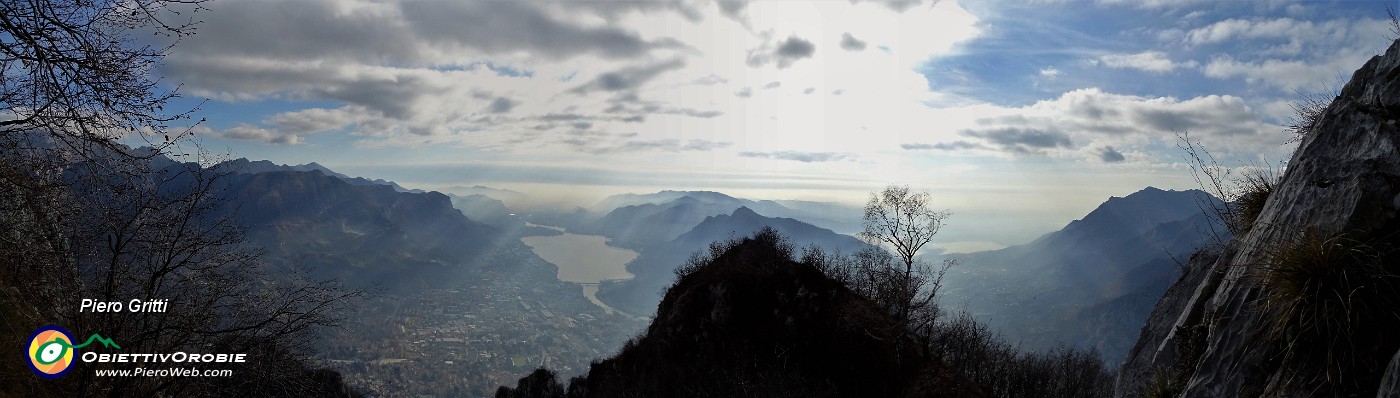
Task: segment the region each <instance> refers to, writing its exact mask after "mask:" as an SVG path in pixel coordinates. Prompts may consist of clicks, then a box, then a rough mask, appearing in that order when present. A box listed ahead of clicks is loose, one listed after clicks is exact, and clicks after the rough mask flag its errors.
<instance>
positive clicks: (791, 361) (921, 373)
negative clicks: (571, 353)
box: [497, 229, 981, 397]
mask: <svg viewBox="0 0 1400 398" xmlns="http://www.w3.org/2000/svg"><path fill="white" fill-rule="evenodd" d="M681 274H682V275H681V276H680V278H679V279H678V281H677V282H676V284H675V285H674V286H672V287H671V288H670V289H669V290H668V291H667V292H666V295H665V298H664V299H663V300H662V302H661V304H660V306H659V307H658V309H657V316H656V318H655V319H654V320H653V321H652V324H651V325H650V326H649V327H648V328H647V330H646V332H645V333H644V334H643V335H642V336H641V337H638V338H636V339H635V340H633V341H631V342H629V343H628V344H627V345H626V346H625V347H624V348H623V349H622V351H621V352H619V353H618V354H617V355H616V356H614V357H612V358H609V359H605V360H603V361H601V362H597V363H594V364H593V365H592V367H591V368H590V370H589V373H588V375H586V376H583V377H580V378H575V379H574V380H573V381H572V382H571V383H569V386H568V389H567V396H569V397H687V396H691V397H730V396H763V397H900V396H905V397H909V396H981V393H980V389H979V388H977V387H976V386H975V385H973V384H972V383H971V382H969V381H967V380H966V379H965V378H963V377H962V376H960V375H958V374H957V373H956V372H953V371H951V370H949V369H948V368H947V367H945V366H943V365H941V364H940V362H939V361H937V360H936V359H934V357H933V356H932V355H929V354H927V352H926V351H924V350H921V349H918V348H916V347H919V345H918V344H916V343H913V342H912V341H907V340H906V343H905V344H896V333H895V332H896V330H898V328H899V327H901V326H900V325H899V324H898V323H897V321H896V320H895V319H894V318H893V317H890V316H887V315H885V314H884V313H883V312H882V310H881V309H880V307H879V306H877V305H875V303H873V302H871V301H869V300H867V299H865V298H864V297H861V296H860V295H858V294H856V293H855V292H853V291H851V290H850V289H849V288H847V287H846V286H845V285H844V284H843V283H842V282H839V281H836V280H833V279H831V278H829V277H827V276H826V275H825V274H824V273H823V272H822V271H821V270H820V269H819V268H818V267H817V266H815V265H813V264H810V263H800V262H795V261H793V260H792V259H791V247H790V246H787V245H786V243H784V242H783V241H782V238H781V237H779V236H778V235H777V234H776V233H775V232H773V231H772V230H771V229H769V230H765V231H763V232H760V233H759V234H757V235H755V236H754V237H751V238H746V239H743V240H741V241H735V242H732V243H731V244H730V246H729V247H728V248H727V250H724V251H723V252H722V253H721V254H719V255H718V256H716V257H715V258H714V259H712V260H710V261H708V262H705V263H702V264H698V265H692V266H690V267H688V268H686V269H684V270H683V271H681ZM541 378H548V377H543V375H541V374H540V373H539V372H537V374H535V375H532V376H531V377H527V378H526V379H522V381H521V383H522V384H521V385H520V387H521V388H520V389H510V388H506V387H503V388H502V389H501V391H499V392H498V395H497V396H564V395H565V394H564V391H563V390H562V389H552V388H539V387H540V386H542V385H543V386H547V385H548V384H549V383H548V382H543V381H541V380H540V379H541ZM530 391H534V392H535V393H534V394H528V393H527V392H530ZM551 391H552V392H551Z"/></svg>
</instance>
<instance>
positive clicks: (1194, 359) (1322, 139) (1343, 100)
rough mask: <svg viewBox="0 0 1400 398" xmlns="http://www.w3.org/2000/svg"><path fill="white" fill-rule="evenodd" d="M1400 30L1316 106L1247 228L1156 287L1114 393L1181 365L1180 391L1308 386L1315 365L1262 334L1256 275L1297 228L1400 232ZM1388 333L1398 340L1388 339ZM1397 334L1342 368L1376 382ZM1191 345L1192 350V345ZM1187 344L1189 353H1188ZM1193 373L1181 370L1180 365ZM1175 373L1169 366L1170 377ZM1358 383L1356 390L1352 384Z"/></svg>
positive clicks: (1381, 238)
mask: <svg viewBox="0 0 1400 398" xmlns="http://www.w3.org/2000/svg"><path fill="white" fill-rule="evenodd" d="M1397 119H1400V41H1397V42H1396V43H1394V44H1392V45H1391V47H1390V48H1389V49H1388V50H1387V51H1386V52H1385V54H1384V55H1380V56H1376V57H1373V58H1371V60H1370V61H1368V62H1367V63H1366V65H1365V66H1363V67H1361V69H1359V70H1357V71H1356V72H1355V73H1354V74H1353V75H1352V78H1351V81H1350V82H1348V83H1347V85H1346V86H1345V87H1344V88H1343V89H1342V91H1341V94H1340V95H1339V96H1338V97H1337V98H1336V99H1335V100H1334V101H1333V102H1332V104H1331V105H1330V106H1328V107H1327V108H1326V110H1324V111H1323V113H1322V115H1321V117H1320V118H1319V119H1318V120H1317V121H1316V123H1315V124H1313V125H1312V126H1311V127H1312V128H1311V132H1310V133H1309V134H1308V135H1307V136H1305V137H1304V138H1303V140H1302V142H1301V143H1300V144H1299V147H1298V149H1297V151H1295V152H1294V154H1293V157H1292V159H1291V160H1290V161H1289V163H1288V170H1287V172H1286V173H1285V174H1284V175H1283V178H1282V180H1281V181H1280V183H1279V184H1278V186H1277V187H1275V189H1274V191H1273V193H1272V194H1271V195H1270V197H1269V199H1268V201H1267V203H1266V204H1265V205H1264V208H1263V211H1262V212H1261V213H1260V215H1259V217H1258V219H1257V221H1256V222H1255V224H1254V225H1253V227H1252V228H1251V229H1250V231H1249V232H1248V233H1246V234H1243V236H1239V237H1236V238H1235V240H1234V241H1232V242H1231V243H1230V244H1229V245H1228V247H1227V248H1225V250H1224V251H1223V254H1221V255H1220V256H1219V257H1218V259H1214V260H1212V259H1211V258H1209V257H1201V258H1198V259H1193V261H1192V263H1191V268H1192V271H1190V272H1188V273H1187V274H1186V275H1184V276H1183V277H1182V279H1181V280H1179V281H1178V282H1177V283H1176V285H1175V286H1173V287H1172V288H1171V289H1170V290H1169V291H1168V293H1167V295H1166V296H1165V297H1163V299H1162V301H1161V302H1160V303H1159V304H1158V306H1157V308H1156V309H1155V310H1154V312H1153V317H1152V318H1151V319H1150V320H1149V322H1148V324H1147V325H1146V326H1144V328H1143V331H1142V334H1141V336H1140V338H1139V341H1138V342H1137V344H1136V346H1135V347H1134V348H1133V350H1132V351H1131V353H1130V354H1129V357H1128V359H1127V360H1126V362H1125V363H1124V365H1123V369H1122V375H1121V376H1120V380H1119V383H1118V390H1117V395H1118V396H1138V395H1141V394H1143V389H1144V386H1146V385H1148V384H1150V383H1152V382H1153V378H1154V377H1161V376H1154V375H1161V374H1164V373H1163V372H1167V373H1170V372H1172V371H1181V372H1184V374H1182V375H1180V376H1181V377H1180V380H1183V381H1184V383H1183V385H1180V386H1179V388H1180V394H1181V396H1188V397H1236V396H1251V397H1252V396H1314V395H1318V394H1321V395H1330V393H1319V392H1318V390H1317V388H1318V384H1319V383H1320V382H1319V380H1323V379H1325V377H1324V375H1322V373H1321V372H1322V371H1321V369H1320V366H1316V364H1313V363H1305V362H1303V361H1301V360H1289V359H1286V358H1284V357H1282V356H1280V355H1279V352H1278V348H1276V347H1271V346H1269V345H1267V344H1261V343H1259V342H1258V341H1257V340H1258V339H1257V336H1258V333H1257V331H1258V330H1260V328H1261V322H1262V321H1261V320H1260V317H1259V316H1258V314H1259V313H1260V312H1259V308H1258V307H1259V306H1260V303H1261V301H1260V300H1261V297H1263V295H1264V293H1265V292H1266V291H1267V289H1269V286H1266V285H1265V284H1264V283H1263V282H1261V281H1260V279H1258V278H1255V276H1256V275H1258V272H1259V269H1260V266H1261V265H1262V264H1267V263H1268V262H1269V259H1270V258H1271V256H1272V255H1273V253H1276V252H1277V250H1278V247H1280V245H1283V244H1286V243H1287V242H1292V241H1296V240H1297V239H1298V237H1299V236H1300V235H1302V234H1303V233H1304V231H1318V232H1320V233H1330V234H1346V235H1347V236H1351V237H1364V238H1365V239H1367V241H1366V243H1368V244H1370V245H1372V246H1376V247H1394V245H1395V243H1397V240H1400V239H1397V234H1396V232H1397V231H1400V218H1397V210H1400V135H1398V134H1397V133H1400V127H1398V126H1397V125H1396V121H1397ZM1390 340H1395V339H1390ZM1397 345H1400V342H1396V341H1391V342H1385V343H1383V344H1379V345H1377V346H1371V347H1357V348H1356V349H1357V352H1358V353H1359V354H1360V355H1362V356H1367V357H1373V358H1372V359H1373V360H1374V361H1375V362H1377V363H1378V364H1379V365H1378V366H1375V367H1374V368H1372V369H1371V370H1370V372H1371V373H1373V374H1349V375H1347V376H1348V377H1351V380H1362V381H1363V382H1365V383H1370V384H1369V387H1368V388H1369V391H1355V393H1357V394H1362V395H1371V394H1374V393H1375V391H1376V387H1377V386H1378V384H1379V381H1380V376H1381V375H1380V374H1381V373H1382V372H1381V371H1382V370H1383V369H1384V368H1385V366H1386V364H1387V363H1388V362H1389V359H1390V356H1391V355H1392V354H1394V353H1395V352H1396V348H1397V347H1396V346H1397ZM1191 347H1199V348H1200V349H1201V350H1200V351H1199V352H1194V353H1193V352H1188V351H1191V349H1190V348H1191ZM1185 354H1190V355H1185ZM1188 375H1189V376H1188ZM1167 378H1171V377H1167ZM1357 390H1359V389H1357Z"/></svg>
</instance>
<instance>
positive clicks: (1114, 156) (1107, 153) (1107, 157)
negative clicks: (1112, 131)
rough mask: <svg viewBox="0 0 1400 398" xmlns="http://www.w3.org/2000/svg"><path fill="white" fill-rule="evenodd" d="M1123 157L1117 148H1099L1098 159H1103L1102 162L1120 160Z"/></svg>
mask: <svg viewBox="0 0 1400 398" xmlns="http://www.w3.org/2000/svg"><path fill="white" fill-rule="evenodd" d="M1123 159H1124V157H1123V153H1122V152H1118V150H1117V149H1113V147H1111V146H1106V147H1103V149H1100V150H1099V160H1102V161H1104V163H1116V162H1122V161H1123Z"/></svg>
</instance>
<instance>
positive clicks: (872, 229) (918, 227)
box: [854, 185, 955, 337]
mask: <svg viewBox="0 0 1400 398" xmlns="http://www.w3.org/2000/svg"><path fill="white" fill-rule="evenodd" d="M930 201H931V196H930V195H929V193H928V192H912V191H911V190H910V189H909V187H908V186H896V185H890V186H888V187H885V189H884V190H883V191H881V192H879V193H871V194H870V200H869V201H868V202H866V204H865V221H864V224H863V227H864V230H862V231H861V232H860V233H859V234H858V236H859V237H860V238H861V239H863V240H865V241H866V242H868V243H871V244H872V247H871V248H868V249H867V250H864V251H862V252H859V253H855V256H854V260H855V268H856V270H857V271H856V272H857V273H858V274H859V276H858V277H857V278H858V279H859V280H858V283H857V290H858V291H860V292H861V293H862V294H865V295H866V296H867V297H870V298H872V299H874V300H876V301H877V302H880V303H881V304H884V305H885V306H887V307H888V308H889V310H890V312H891V313H892V314H893V315H895V316H896V317H897V318H898V319H899V320H900V322H901V324H902V325H904V328H905V330H907V331H914V332H927V330H928V328H929V327H930V326H931V325H932V324H933V322H934V321H935V320H936V319H937V318H938V310H937V304H936V303H934V301H933V299H934V297H936V296H937V294H938V288H939V287H940V286H941V284H942V281H943V275H944V274H945V273H947V271H948V269H950V268H952V266H953V265H954V264H955V262H954V261H952V260H945V261H944V262H943V264H942V265H941V266H939V267H936V268H935V267H934V266H931V265H929V264H928V263H927V262H925V261H922V260H920V259H919V258H918V257H917V256H918V254H919V252H920V251H921V250H923V248H924V246H927V245H928V244H929V242H931V241H932V240H933V237H934V235H937V234H938V231H939V230H940V229H942V228H943V220H945V219H947V218H948V216H949V215H950V213H949V212H948V211H947V210H942V211H936V210H933V209H932V207H931V206H932V204H931V203H930ZM878 246H884V247H889V248H892V249H894V256H893V257H892V256H890V254H889V253H888V252H886V251H885V250H883V249H880V248H878ZM896 261H897V262H896ZM902 336H903V333H901V337H902Z"/></svg>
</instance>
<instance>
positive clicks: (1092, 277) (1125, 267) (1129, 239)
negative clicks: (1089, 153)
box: [941, 187, 1229, 363]
mask: <svg viewBox="0 0 1400 398" xmlns="http://www.w3.org/2000/svg"><path fill="white" fill-rule="evenodd" d="M1212 204H1219V199H1216V198H1214V197H1213V196H1211V195H1209V194H1207V193H1205V192H1202V191H1199V190H1188V191H1164V190H1160V189H1157V188H1152V187H1148V188H1146V189H1143V190H1141V191H1138V192H1135V193H1133V194H1131V195H1127V196H1126V197H1122V198H1118V197H1114V198H1110V199H1108V201H1106V202H1104V203H1103V204H1100V205H1099V206H1098V208H1096V209H1094V210H1093V211H1092V212H1090V213H1089V214H1087V215H1085V216H1084V218H1082V219H1079V220H1075V221H1072V222H1070V223H1069V224H1068V225H1066V226H1065V227H1064V228H1063V229H1061V230H1059V231H1055V232H1051V233H1049V234H1046V235H1043V236H1041V237H1040V238H1038V239H1036V240H1034V241H1032V242H1030V243H1027V244H1024V245H1018V246H1011V247H1007V248H1004V249H1000V250H992V251H984V252H976V253H969V254H962V255H952V256H949V257H950V258H954V259H956V260H957V261H958V262H959V263H958V265H957V266H956V267H954V268H953V269H952V270H950V272H949V274H948V275H947V276H945V278H944V280H943V290H942V291H941V294H942V296H943V297H942V302H943V303H945V304H944V305H945V306H951V307H953V308H959V307H962V306H965V307H966V308H967V309H968V310H970V311H971V312H972V313H973V314H974V315H975V316H976V317H977V318H978V319H979V320H982V321H983V322H986V323H987V324H988V325H990V326H991V327H992V328H993V329H994V330H998V331H1000V332H1001V333H1003V334H1006V335H1007V337H1008V338H1010V339H1011V340H1012V341H1020V342H1022V343H1023V344H1026V345H1027V346H1028V347H1030V348H1035V349H1048V348H1051V347H1053V346H1055V345H1057V344H1068V345H1071V346H1076V347H1081V348H1096V349H1098V350H1099V351H1100V352H1101V353H1102V354H1103V355H1104V358H1105V360H1106V361H1108V362H1109V363H1117V362H1118V361H1120V360H1121V359H1122V358H1123V356H1124V355H1125V354H1126V353H1127V350H1128V349H1129V348H1130V347H1131V346H1132V343H1133V340H1134V339H1135V338H1136V333H1137V329H1138V328H1140V327H1141V326H1142V324H1143V323H1144V322H1146V320H1147V316H1148V314H1149V313H1150V312H1151V309H1152V305H1153V301H1155V297H1160V296H1161V294H1162V292H1163V291H1165V290H1166V288H1167V286H1168V285H1170V284H1171V282H1172V281H1174V280H1175V279H1176V277H1177V275H1178V274H1179V272H1180V265H1179V264H1181V263H1183V262H1185V261H1186V259H1187V258H1189V257H1190V256H1191V254H1192V253H1193V252H1195V251H1196V250H1197V248H1199V247H1201V246H1202V245H1203V244H1207V243H1210V242H1209V239H1210V238H1211V237H1212V236H1215V235H1213V234H1212V233H1210V232H1209V231H1210V230H1211V229H1213V228H1214V229H1222V228H1219V227H1218V225H1219V222H1217V221H1215V219H1214V217H1213V216H1209V215H1208V213H1206V212H1203V211H1202V207H1201V206H1203V205H1204V206H1210V205H1212ZM1217 233H1218V234H1220V236H1225V237H1228V236H1229V233H1228V232H1226V231H1223V230H1221V231H1217Z"/></svg>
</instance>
